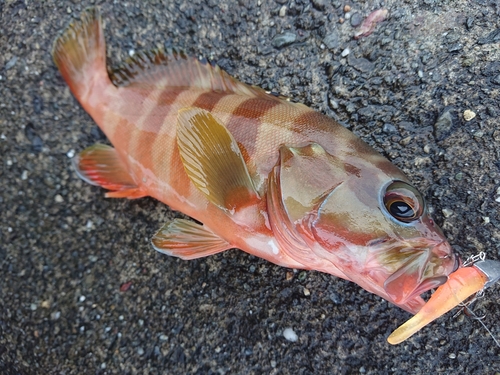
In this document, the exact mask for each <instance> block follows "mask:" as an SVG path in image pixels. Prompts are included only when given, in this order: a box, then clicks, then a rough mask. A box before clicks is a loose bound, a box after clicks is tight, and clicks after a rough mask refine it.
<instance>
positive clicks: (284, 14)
mask: <svg viewBox="0 0 500 375" xmlns="http://www.w3.org/2000/svg"><path fill="white" fill-rule="evenodd" d="M279 15H280V17H285V16H286V5H283V6H282V7H281V8H280V13H279Z"/></svg>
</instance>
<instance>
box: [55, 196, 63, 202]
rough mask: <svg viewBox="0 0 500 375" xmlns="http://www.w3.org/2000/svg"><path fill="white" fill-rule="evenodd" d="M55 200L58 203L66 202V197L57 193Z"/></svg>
mask: <svg viewBox="0 0 500 375" xmlns="http://www.w3.org/2000/svg"><path fill="white" fill-rule="evenodd" d="M54 200H55V201H56V203H62V202H64V198H63V197H62V196H61V195H59V194H57V195H56V196H55V197H54Z"/></svg>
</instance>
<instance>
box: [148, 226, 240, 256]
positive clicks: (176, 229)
mask: <svg viewBox="0 0 500 375" xmlns="http://www.w3.org/2000/svg"><path fill="white" fill-rule="evenodd" d="M151 242H152V243H153V247H154V248H155V249H156V250H157V251H159V252H161V253H164V254H167V255H171V256H175V257H179V258H181V259H185V260H190V259H196V258H201V257H205V256H208V255H212V254H217V253H220V252H221V251H224V250H228V249H230V248H231V247H232V246H231V245H230V244H229V243H228V242H227V241H226V240H224V239H222V238H220V237H219V236H217V235H216V234H215V233H213V232H211V231H210V230H209V229H207V228H206V227H204V226H203V225H200V224H196V223H195V222H192V221H190V220H184V219H174V220H172V221H170V222H168V223H166V224H165V225H164V226H163V227H162V228H161V229H160V230H159V231H158V233H156V234H155V235H154V237H153V239H152V241H151Z"/></svg>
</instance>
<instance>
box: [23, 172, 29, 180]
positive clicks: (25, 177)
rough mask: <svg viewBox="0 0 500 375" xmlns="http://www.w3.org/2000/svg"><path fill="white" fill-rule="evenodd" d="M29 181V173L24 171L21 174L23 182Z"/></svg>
mask: <svg viewBox="0 0 500 375" xmlns="http://www.w3.org/2000/svg"><path fill="white" fill-rule="evenodd" d="M27 179H28V171H23V173H22V174H21V180H27Z"/></svg>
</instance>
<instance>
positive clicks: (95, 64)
mask: <svg viewBox="0 0 500 375" xmlns="http://www.w3.org/2000/svg"><path fill="white" fill-rule="evenodd" d="M101 23H102V22H101V15H100V13H99V10H98V9H97V8H89V9H87V10H85V11H84V12H83V13H82V15H81V17H80V20H75V21H73V22H71V23H70V24H69V26H68V27H66V29H64V31H63V32H62V34H61V35H59V37H58V38H57V39H56V40H55V42H54V46H53V48H52V58H53V59H54V62H55V64H56V65H57V67H58V68H59V71H60V72H61V74H62V76H63V77H64V79H65V81H66V83H67V84H68V86H69V87H70V89H71V91H72V92H73V94H74V95H75V96H76V98H77V99H78V100H79V101H80V102H81V101H82V99H83V100H85V97H86V96H87V94H89V92H90V90H91V89H92V88H93V87H95V84H96V83H101V84H102V83H104V84H111V81H110V79H109V76H108V72H107V70H106V44H105V42H104V35H103V32H102V24H101Z"/></svg>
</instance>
